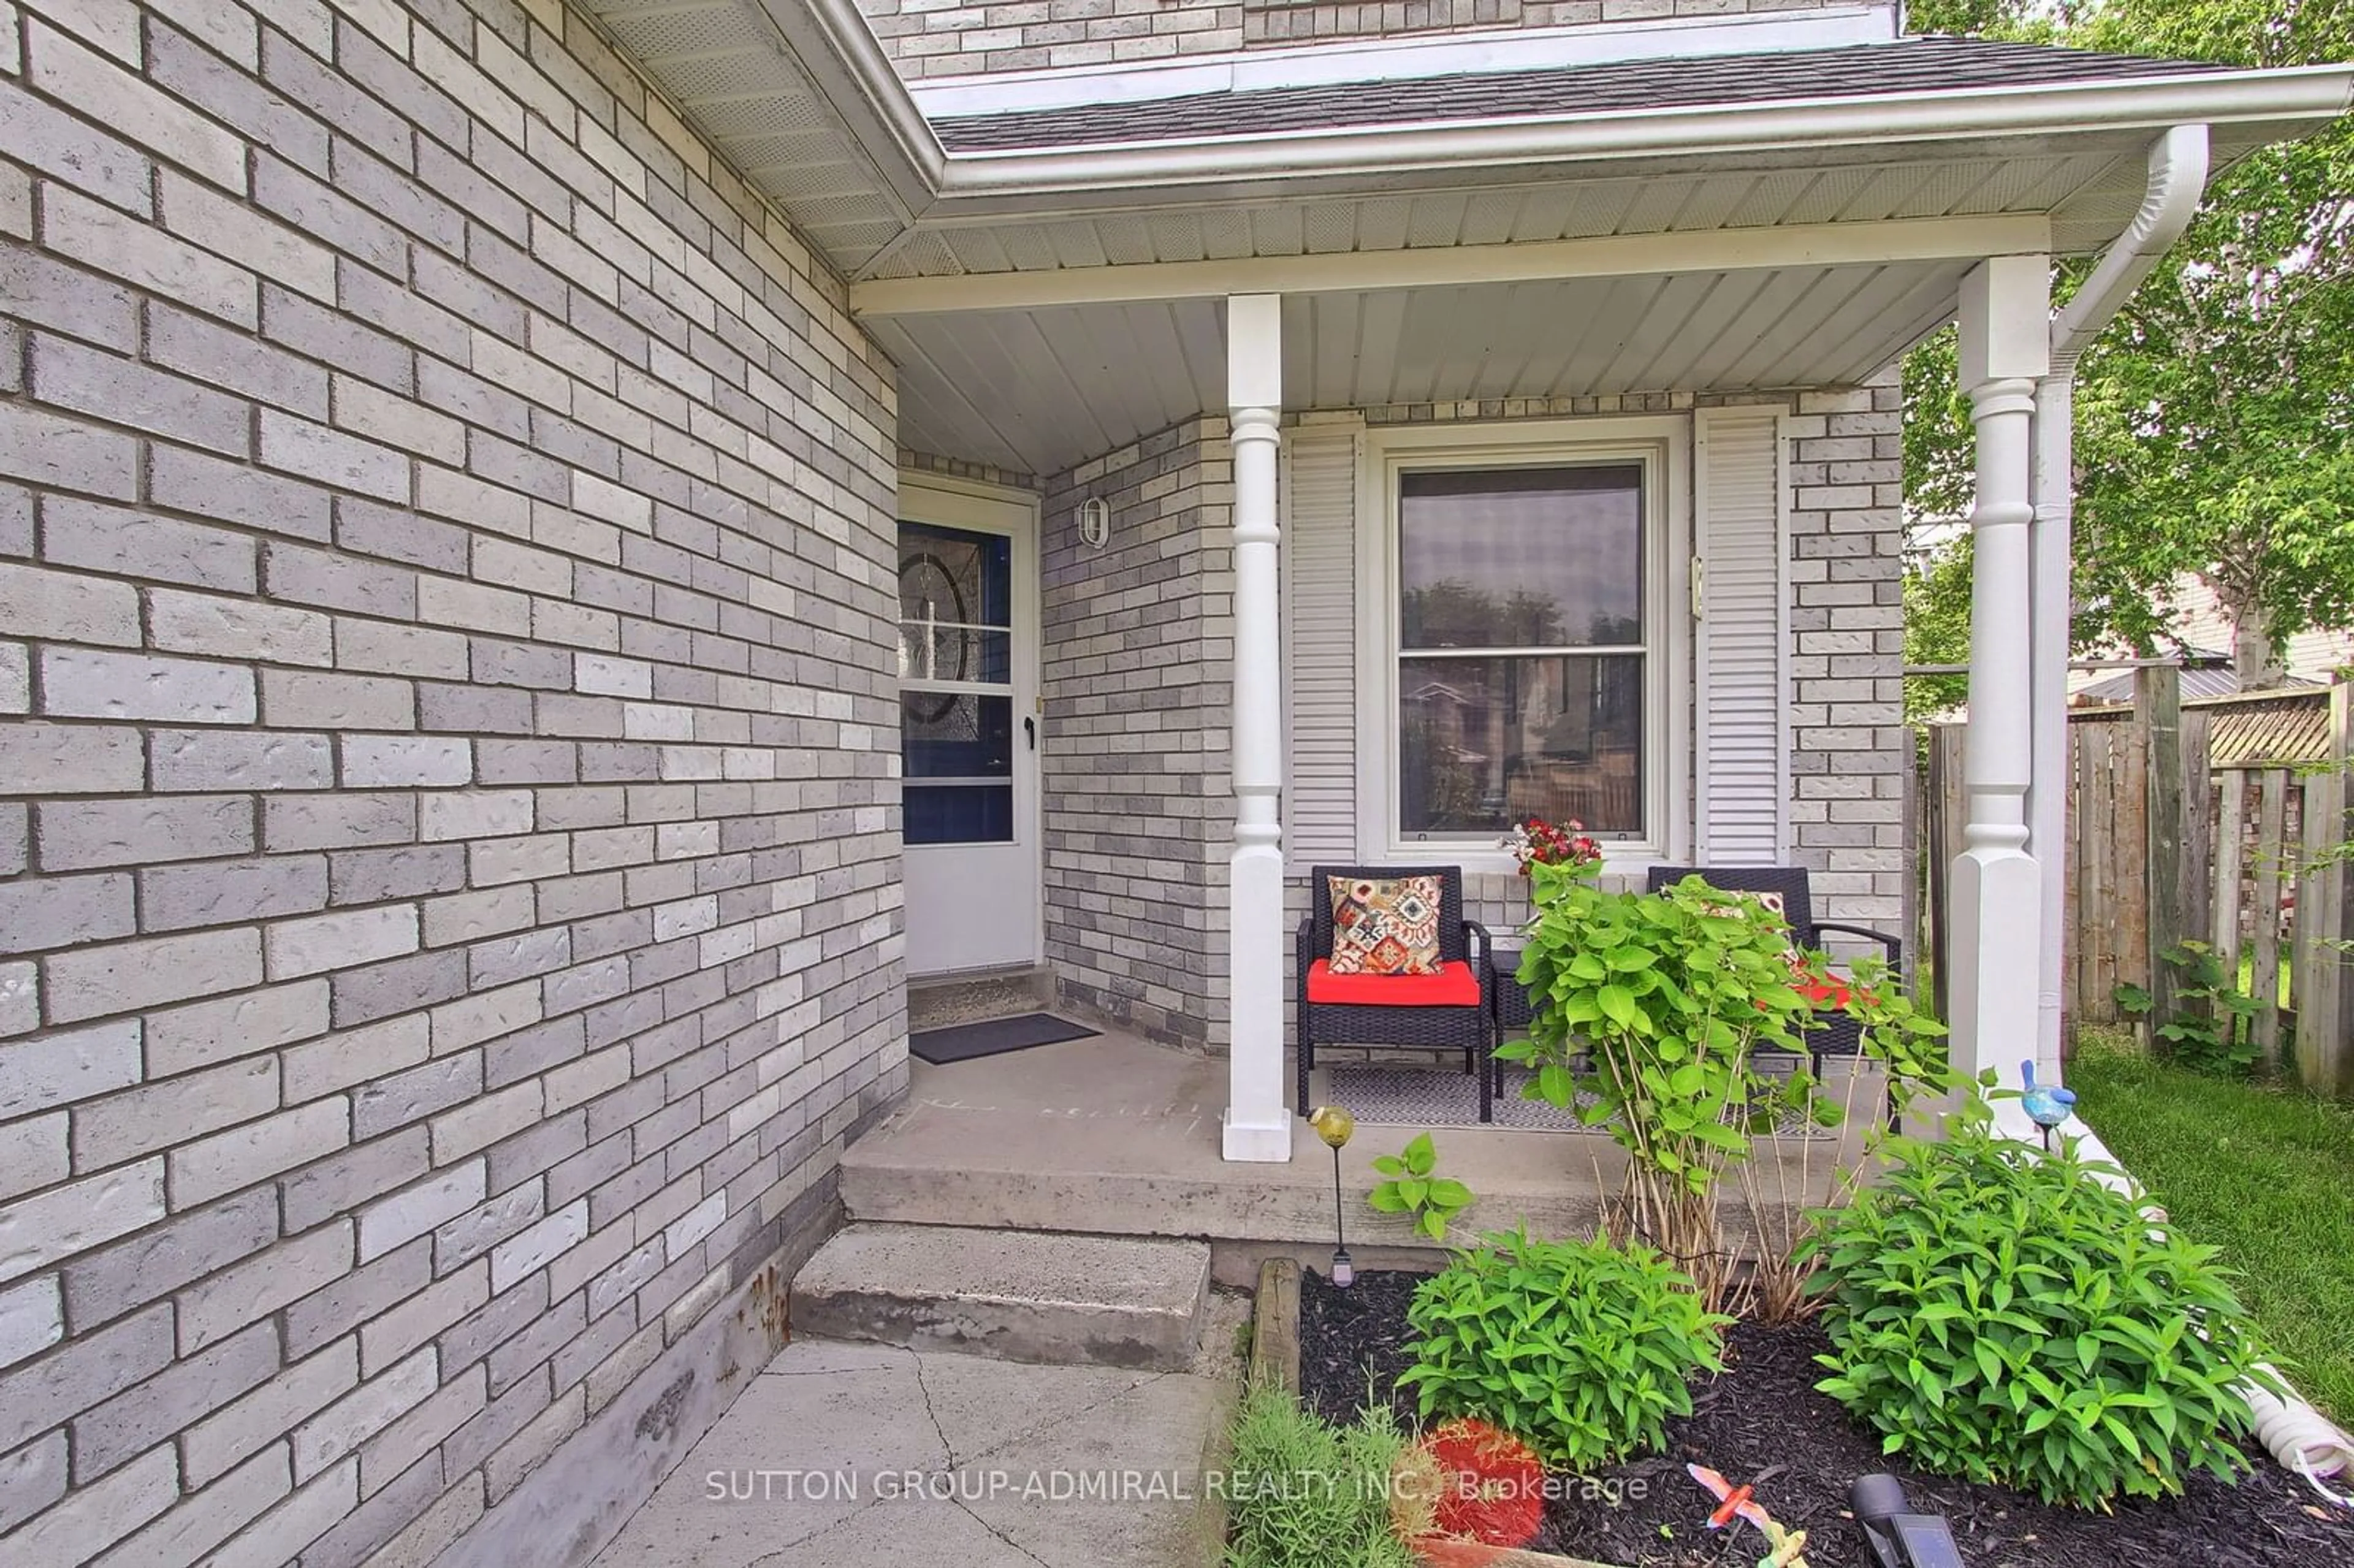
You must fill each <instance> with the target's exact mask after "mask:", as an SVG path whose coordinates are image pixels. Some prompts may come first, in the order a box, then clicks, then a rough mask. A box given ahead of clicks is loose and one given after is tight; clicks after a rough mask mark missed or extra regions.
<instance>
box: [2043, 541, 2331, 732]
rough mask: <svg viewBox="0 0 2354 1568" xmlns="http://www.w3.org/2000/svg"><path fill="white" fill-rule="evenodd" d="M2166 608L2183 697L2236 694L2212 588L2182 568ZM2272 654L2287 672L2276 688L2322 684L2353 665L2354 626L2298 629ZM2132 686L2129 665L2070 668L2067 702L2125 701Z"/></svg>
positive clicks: (2225, 620) (2225, 616)
mask: <svg viewBox="0 0 2354 1568" xmlns="http://www.w3.org/2000/svg"><path fill="white" fill-rule="evenodd" d="M2166 610H2167V620H2168V624H2169V626H2170V627H2171V631H2172V635H2171V636H2170V637H2169V638H2168V639H2166V641H2171V642H2172V644H2173V646H2174V649H2175V651H2176V652H2179V653H2180V654H2181V656H2182V661H2183V670H2182V695H2183V699H2184V700H2185V701H2186V702H2188V701H2192V700H2195V699H2198V698H2201V697H2226V696H2231V695H2233V694H2236V693H2237V692H2238V691H2239V690H2240V680H2239V677H2238V676H2237V675H2235V674H2233V673H2232V641H2233V635H2232V631H2233V628H2232V617H2231V615H2230V614H2229V613H2228V612H2227V611H2226V610H2225V609H2223V605H2222V601H2221V599H2219V598H2218V597H2217V596H2216V593H2215V590H2214V589H2213V588H2210V587H2208V586H2207V584H2206V583H2205V582H2203V581H2202V580H2200V578H2199V577H2197V576H2196V575H2195V574H2191V573H2185V574H2184V575H2183V576H2182V577H2178V578H2177V579H2176V580H2175V583H2174V586H2173V588H2172V589H2171V591H2170V592H2169V593H2168V596H2167V606H2166ZM2108 652H2111V653H2113V654H2115V655H2117V656H2119V657H2123V656H2126V655H2127V654H2129V653H2131V652H2133V651H2132V650H2131V649H2129V648H2127V647H2126V646H2125V645H2124V644H2123V643H2116V644H2113V645H2111V646H2110V648H2109V649H2108ZM2274 655H2275V657H2276V658H2277V659H2278V661H2279V662H2280V667H2281V669H2282V670H2283V671H2285V673H2286V675H2287V679H2286V681H2285V683H2284V684H2283V685H2282V687H2280V688H2279V689H2281V690H2285V691H2300V690H2311V689H2314V688H2316V687H2319V686H2326V685H2327V684H2328V683H2329V680H2330V677H2331V675H2332V674H2334V673H2336V672H2337V671H2338V670H2340V669H2344V668H2347V667H2349V666H2354V629H2348V628H2343V627H2338V628H2326V627H2317V628H2313V629H2310V630H2305V631H2300V632H2298V633H2297V634H2296V636H2294V637H2292V638H2290V639H2288V641H2285V642H2284V643H2283V644H2282V645H2281V646H2280V647H2278V648H2277V649H2275V650H2274ZM2133 691H2134V677H2133V672H2132V671H2130V670H2125V671H2113V670H2080V671H2074V672H2072V673H2070V675H2069V678H2068V697H2069V700H2070V701H2071V702H2077V703H2129V702H2131V701H2133Z"/></svg>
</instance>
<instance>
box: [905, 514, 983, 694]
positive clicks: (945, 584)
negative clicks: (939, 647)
mask: <svg viewBox="0 0 2354 1568" xmlns="http://www.w3.org/2000/svg"><path fill="white" fill-rule="evenodd" d="M942 599H946V600H947V601H948V603H949V606H950V607H951V609H952V613H951V614H949V616H947V617H946V618H945V619H947V620H951V621H953V622H955V623H956V624H957V625H959V626H964V625H966V624H969V621H968V618H967V615H966V607H965V602H964V589H963V588H960V587H959V586H958V584H957V578H956V574H955V573H954V572H952V571H950V570H949V564H948V563H947V562H946V561H944V560H942V559H940V557H939V556H936V555H934V554H933V553H932V552H931V551H929V550H918V551H917V552H916V554H914V555H912V556H907V557H906V558H904V559H903V560H901V561H900V563H899V612H900V617H901V619H902V620H905V621H912V620H914V619H915V618H914V617H913V616H911V615H910V614H909V613H908V612H909V611H910V610H911V609H915V608H916V607H918V606H921V605H925V604H932V605H938V603H939V602H940V601H941V600H942ZM930 635H931V634H930V632H928V631H927V632H926V633H925V636H926V637H927V638H928V637H929V636H930ZM971 657H972V641H971V639H970V638H969V637H963V636H960V637H958V638H957V639H956V668H955V669H954V670H953V671H952V672H950V673H947V674H942V673H938V672H937V671H935V672H934V673H932V674H931V675H930V676H928V677H927V678H928V679H930V680H935V681H961V680H963V679H964V678H965V675H966V673H967V667H968V665H969V664H970V660H971ZM899 700H900V702H901V704H902V705H904V706H905V707H906V709H907V712H909V713H911V714H913V715H916V717H917V718H918V719H920V720H922V721H923V722H924V723H926V724H938V722H939V721H940V720H942V719H944V718H946V717H948V716H949V712H950V711H951V710H953V709H954V708H955V706H956V701H957V694H956V693H954V692H906V693H903V694H901V695H900V699H899Z"/></svg>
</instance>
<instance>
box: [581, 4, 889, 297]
mask: <svg viewBox="0 0 2354 1568" xmlns="http://www.w3.org/2000/svg"><path fill="white" fill-rule="evenodd" d="M567 3H568V4H570V5H575V6H577V7H578V9H579V10H580V11H581V12H582V13H583V14H585V15H587V16H589V17H590V18H591V19H592V20H594V21H595V23H596V24H597V26H599V27H600V28H601V29H602V30H604V31H605V32H606V33H608V34H610V36H611V37H613V38H614V40H615V41H616V42H618V43H619V44H620V46H621V47H622V48H623V49H624V50H626V51H627V52H628V54H629V55H630V56H631V58H633V59H634V60H636V61H637V63H638V64H639V65H641V66H642V68H644V69H645V71H646V72H647V74H648V75H649V76H651V77H652V79H654V80H655V81H656V82H657V83H659V84H660V85H661V86H662V88H663V90H664V91H666V92H667V93H668V94H669V95H670V97H671V98H672V99H673V101H676V103H677V104H678V106H679V108H680V109H682V110H683V111H684V112H685V115H686V118H687V121H688V122H689V123H690V124H691V125H693V126H694V128H695V130H696V131H697V132H699V133H701V135H702V136H703V137H704V138H705V140H706V141H708V142H709V143H711V145H712V146H713V147H714V148H715V149H716V150H717V151H718V153H719V154H720V155H721V156H723V157H725V158H726V160H727V162H728V163H729V164H730V165H732V166H733V167H734V169H735V170H736V172H737V174H739V175H743V176H744V178H745V179H746V180H747V181H748V182H749V183H750V184H751V185H752V186H753V187H754V188H755V189H757V190H758V191H760V192H761V193H762V194H763V195H765V196H768V197H769V198H770V199H771V200H773V201H775V202H776V203H777V204H778V205H779V207H782V208H783V209H784V210H785V212H786V214H787V215H788V216H789V217H790V218H791V219H792V221H793V223H794V225H795V226H796V227H797V228H800V229H801V232H802V234H803V235H804V236H806V237H807V238H808V239H809V240H810V241H811V244H813V245H814V246H815V247H816V248H817V249H819V250H821V251H822V252H823V253H824V254H825V255H826V256H827V257H828V258H829V259H830V260H832V262H833V264H834V265H835V266H836V267H837V268H839V269H841V270H843V271H844V272H848V273H855V272H856V271H857V270H858V269H860V268H861V267H863V266H864V264H865V263H866V262H867V260H870V259H872V258H873V257H874V256H875V253H876V252H878V251H880V250H881V249H883V248H884V247H885V246H886V245H888V244H890V242H891V241H892V240H894V239H895V238H898V237H899V236H900V235H901V234H903V233H904V232H906V230H907V224H908V221H909V217H910V213H911V210H912V207H913V206H914V205H915V204H916V203H917V202H920V201H922V200H924V199H928V193H926V192H923V191H921V190H919V189H917V188H913V187H914V185H915V184H916V182H914V181H912V180H910V179H909V178H908V177H907V172H906V171H893V172H886V171H885V169H884V168H883V167H880V166H878V161H877V159H876V157H875V154H874V153H873V151H872V149H873V147H874V145H875V143H877V142H880V141H882V140H884V137H883V136H882V135H881V134H879V133H878V132H879V129H880V128H879V127H878V126H874V125H860V126H859V127H857V128H856V129H854V128H853V125H852V123H851V122H850V119H849V117H848V116H847V115H845V114H844V112H843V110H842V107H841V106H842V105H843V103H844V102H845V101H849V100H850V99H851V98H852V97H853V96H854V95H849V94H845V93H843V92H842V91H838V90H837V91H833V92H829V91H828V90H827V84H826V83H824V82H822V81H821V80H820V79H818V77H817V76H816V75H815V74H814V73H813V72H812V70H811V69H810V67H809V66H808V64H807V63H806V62H807V61H808V60H809V59H810V58H812V56H820V55H822V53H823V52H824V51H818V50H813V49H811V48H807V47H806V46H804V45H802V44H801V42H800V41H799V40H794V39H789V38H788V37H787V36H786V34H785V33H784V31H783V30H782V28H781V27H780V26H779V25H778V17H779V16H783V17H784V18H786V19H787V20H789V21H790V22H792V23H793V24H794V25H795V26H797V27H807V26H812V25H814V24H815V23H816V21H817V20H818V19H819V13H817V12H816V11H814V10H813V9H811V8H809V7H807V6H806V5H804V0H779V9H778V10H777V11H776V12H774V13H772V12H770V11H769V9H768V8H767V6H766V5H764V4H763V0H567ZM868 42H869V43H870V44H871V42H872V40H871V39H869V40H868ZM861 118H862V119H863V118H864V116H862V117H861ZM895 176H896V177H895Z"/></svg>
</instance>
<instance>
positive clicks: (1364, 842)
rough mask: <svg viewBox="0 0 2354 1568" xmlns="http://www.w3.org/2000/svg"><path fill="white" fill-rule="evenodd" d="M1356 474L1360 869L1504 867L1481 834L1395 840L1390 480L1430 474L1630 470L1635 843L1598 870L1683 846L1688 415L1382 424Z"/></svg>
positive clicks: (1648, 861) (1674, 854) (1687, 791)
mask: <svg viewBox="0 0 2354 1568" xmlns="http://www.w3.org/2000/svg"><path fill="white" fill-rule="evenodd" d="M1363 452H1364V455H1363V461H1361V462H1360V463H1359V465H1358V470H1357V508H1356V512H1357V582H1358V589H1357V741H1358V744H1357V839H1358V852H1359V853H1360V854H1362V855H1363V857H1364V859H1365V860H1366V861H1367V862H1368V863H1384V862H1402V861H1411V862H1415V863H1434V864H1439V865H1459V866H1461V867H1463V869H1464V870H1465V871H1466V872H1468V873H1475V874H1476V873H1504V872H1511V871H1513V870H1515V869H1517V868H1516V867H1515V866H1514V864H1513V863H1512V858H1511V854H1510V853H1507V852H1505V851H1504V850H1502V849H1500V848H1497V847H1496V846H1495V845H1494V844H1493V843H1492V842H1490V841H1488V840H1485V839H1478V840H1474V839H1469V838H1450V839H1423V838H1406V837H1405V836H1404V835H1402V834H1401V833H1400V832H1399V831H1398V777H1397V767H1398V757H1397V752H1398V715H1397V666H1398V657H1399V649H1398V616H1399V604H1398V592H1397V584H1398V580H1399V567H1398V480H1399V476H1400V475H1401V474H1404V473H1405V472H1407V471H1416V470H1430V469H1447V468H1455V469H1475V470H1478V469H1500V468H1559V467H1567V466H1576V467H1585V466H1601V465H1607V464H1617V465H1625V464H1630V463H1632V464H1639V465H1640V466H1641V467H1642V470H1643V510H1644V516H1643V576H1644V583H1645V593H1644V599H1643V615H1644V644H1645V652H1644V671H1643V687H1644V705H1643V726H1644V758H1643V773H1644V786H1643V789H1644V796H1643V821H1644V823H1645V825H1646V826H1645V836H1644V837H1643V838H1642V839H1640V840H1612V841H1610V842H1606V843H1605V844H1604V846H1603V864H1604V868H1605V869H1606V871H1609V872H1612V873H1628V872H1640V871H1641V870H1643V869H1644V868H1646V867H1648V866H1649V865H1652V864H1655V863H1662V862H1667V863H1673V862H1676V861H1679V860H1681V859H1682V858H1683V857H1685V856H1686V855H1688V854H1689V853H1690V845H1691V724H1692V715H1691V706H1692V705H1691V697H1692V683H1691V649H1692V622H1691V588H1690V577H1691V571H1690V563H1691V558H1692V547H1691V539H1692V470H1691V464H1692V439H1691V418H1689V417H1688V416H1685V415H1668V416H1652V417H1645V418H1583V419H1544V420H1522V421H1518V422H1513V423H1509V424H1486V425H1469V424H1465V425H1414V426H1391V427H1385V428H1381V429H1373V430H1369V431H1368V432H1367V433H1366V437H1365V441H1364V448H1363Z"/></svg>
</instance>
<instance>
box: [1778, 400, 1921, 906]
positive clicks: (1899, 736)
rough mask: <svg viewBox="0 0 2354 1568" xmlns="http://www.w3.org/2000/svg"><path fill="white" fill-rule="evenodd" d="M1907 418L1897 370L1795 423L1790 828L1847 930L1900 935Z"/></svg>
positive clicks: (1809, 409)
mask: <svg viewBox="0 0 2354 1568" xmlns="http://www.w3.org/2000/svg"><path fill="white" fill-rule="evenodd" d="M1903 407H1904V395H1903V386H1902V385H1901V383H1900V381H1899V379H1898V375H1897V372H1896V370H1895V369H1894V367H1893V366H1892V367H1891V368H1890V369H1888V370H1886V371H1884V372H1882V374H1881V375H1879V376H1875V377H1874V378H1873V379H1872V383H1871V384H1870V385H1869V386H1865V387H1853V388H1850V389H1846V390H1840V391H1823V392H1808V393H1802V394H1800V395H1799V397H1798V412H1797V417H1796V418H1794V419H1793V420H1792V421H1791V425H1790V437H1791V443H1790V444H1791V450H1790V485H1791V491H1792V494H1791V512H1790V535H1791V541H1790V544H1791V551H1792V556H1793V558H1792V560H1791V562H1790V581H1791V594H1792V598H1793V600H1794V602H1793V605H1792V608H1791V610H1790V633H1791V638H1792V647H1791V654H1790V673H1791V682H1792V684H1793V686H1795V688H1796V690H1795V691H1794V692H1793V694H1792V704H1791V710H1790V711H1791V722H1792V724H1793V725H1794V726H1796V729H1797V743H1796V747H1795V749H1794V750H1793V752H1792V755H1791V758H1790V771H1791V775H1792V779H1791V782H1792V789H1793V791H1794V795H1795V799H1793V800H1792V801H1791V802H1790V829H1791V832H1792V834H1793V836H1794V837H1795V838H1796V839H1797V857H1798V861H1799V863H1801V864H1803V865H1806V866H1808V867H1810V868H1812V869H1813V871H1814V873H1815V885H1816V889H1817V897H1818V898H1819V901H1821V902H1822V903H1823V904H1824V905H1825V906H1826V911H1825V912H1826V913H1827V914H1829V915H1831V916H1833V917H1834V918H1839V919H1845V920H1852V921H1856V922H1858V923H1860V924H1862V925H1867V926H1873V927H1878V928H1880V929H1882V930H1885V931H1901V930H1902V929H1903V918H1904V879H1905V878H1906V877H1907V876H1908V875H1909V874H1911V872H1910V867H1909V865H1908V863H1907V857H1906V854H1905V849H1904V790H1905V788H1906V783H1907V780H1908V779H1910V778H1911V771H1912V758H1913V747H1912V740H1911V736H1910V734H1909V732H1907V731H1906V729H1905V728H1904V689H1903V688H1904V683H1903V679H1902V670H1903V662H1904V595H1903V543H1904V534H1903V499H1904V453H1903Z"/></svg>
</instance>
